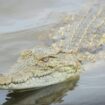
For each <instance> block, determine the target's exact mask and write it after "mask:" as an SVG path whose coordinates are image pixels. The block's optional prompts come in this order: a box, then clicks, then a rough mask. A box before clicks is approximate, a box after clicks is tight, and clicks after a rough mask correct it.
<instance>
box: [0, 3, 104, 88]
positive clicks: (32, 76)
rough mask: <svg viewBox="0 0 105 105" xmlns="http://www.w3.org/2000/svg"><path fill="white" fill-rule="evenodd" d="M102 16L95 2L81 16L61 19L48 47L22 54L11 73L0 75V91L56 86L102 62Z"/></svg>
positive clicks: (50, 35)
mask: <svg viewBox="0 0 105 105" xmlns="http://www.w3.org/2000/svg"><path fill="white" fill-rule="evenodd" d="M104 12H105V6H104V3H99V2H97V3H94V4H93V5H92V6H91V7H90V8H88V9H87V10H86V11H85V12H83V11H82V12H81V11H80V12H79V13H78V14H72V15H70V16H65V18H64V23H65V24H64V25H63V26H60V27H58V28H54V29H53V32H51V33H50V34H49V37H50V38H51V41H52V43H51V45H50V46H46V47H41V46H35V48H32V49H27V50H24V51H22V52H21V54H20V57H19V58H18V60H17V62H16V63H15V64H14V65H13V66H12V67H11V71H10V72H9V73H5V74H0V89H8V90H21V89H32V88H34V89H38V88H42V87H45V86H49V85H53V84H58V83H61V82H63V81H65V80H67V79H69V78H71V77H73V76H74V75H78V74H80V72H81V71H82V70H83V65H84V64H86V63H88V62H95V61H96V60H99V59H103V58H105V53H104V45H105V13H104ZM65 19H66V21H65Z"/></svg>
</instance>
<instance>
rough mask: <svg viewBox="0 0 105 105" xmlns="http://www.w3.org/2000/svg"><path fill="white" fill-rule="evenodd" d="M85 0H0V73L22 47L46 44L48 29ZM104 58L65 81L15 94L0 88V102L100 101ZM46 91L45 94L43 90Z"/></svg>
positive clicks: (104, 89) (64, 104) (63, 104)
mask: <svg viewBox="0 0 105 105" xmlns="http://www.w3.org/2000/svg"><path fill="white" fill-rule="evenodd" d="M88 1H89V0H38V1H35V0H8V1H7V0H0V73H4V72H8V70H9V69H10V67H11V66H12V65H13V64H14V63H15V62H16V60H17V58H18V56H19V53H20V52H21V51H22V50H23V49H28V48H33V47H34V46H35V45H41V46H44V45H45V46H46V45H49V43H50V42H49V37H48V34H49V29H51V28H52V27H53V26H55V25H57V24H59V23H60V22H61V20H62V18H63V17H64V16H65V14H66V15H67V14H72V13H76V12H78V11H80V10H82V8H83V7H85V6H87V5H88ZM104 65H105V62H104V61H97V62H96V63H94V64H88V65H86V66H85V68H86V71H84V72H83V73H81V75H80V78H79V77H76V79H73V80H72V81H70V82H69V83H68V82H67V83H63V84H58V85H57V86H51V87H46V88H44V89H40V90H37V91H36V90H35V91H32V92H25V93H22V94H15V93H11V92H8V91H4V90H0V104H1V105H3V104H4V105H35V104H37V105H42V104H43V103H44V104H45V105H50V104H52V105H104V104H105V100H104V97H105V81H104V80H105V70H104V69H105V66H104ZM48 91H49V94H47V92H48Z"/></svg>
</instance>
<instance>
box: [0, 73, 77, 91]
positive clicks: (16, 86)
mask: <svg viewBox="0 0 105 105" xmlns="http://www.w3.org/2000/svg"><path fill="white" fill-rule="evenodd" d="M78 74H79V73H71V71H67V72H58V71H56V72H53V73H52V74H50V75H46V76H43V77H37V78H36V77H32V78H30V79H29V80H27V81H25V82H23V83H10V84H7V85H6V84H5V85H0V89H8V90H20V89H32V88H34V89H38V88H42V87H45V86H49V85H53V84H57V83H61V82H64V81H66V80H68V79H70V78H73V77H74V76H75V75H78Z"/></svg>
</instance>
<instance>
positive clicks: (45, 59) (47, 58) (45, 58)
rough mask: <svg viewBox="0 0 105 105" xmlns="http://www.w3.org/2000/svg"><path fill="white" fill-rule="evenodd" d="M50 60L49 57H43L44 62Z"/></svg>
mask: <svg viewBox="0 0 105 105" xmlns="http://www.w3.org/2000/svg"><path fill="white" fill-rule="evenodd" d="M48 60H49V57H44V58H42V59H41V61H43V62H48Z"/></svg>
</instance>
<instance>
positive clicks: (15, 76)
mask: <svg viewBox="0 0 105 105" xmlns="http://www.w3.org/2000/svg"><path fill="white" fill-rule="evenodd" d="M80 67H81V64H80V62H79V60H78V59H77V58H76V55H75V54H71V53H66V52H61V51H58V52H55V50H54V49H52V48H46V49H43V48H34V49H30V50H26V51H24V52H22V53H21V56H20V58H19V59H18V61H17V63H16V64H15V65H14V66H13V67H12V68H11V69H12V70H11V72H9V73H8V74H2V75H1V76H0V88H1V89H10V90H18V89H28V88H41V87H44V86H48V85H53V84H57V83H60V82H63V81H65V80H67V79H69V78H70V77H72V76H73V75H76V74H78V73H79V69H80Z"/></svg>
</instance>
